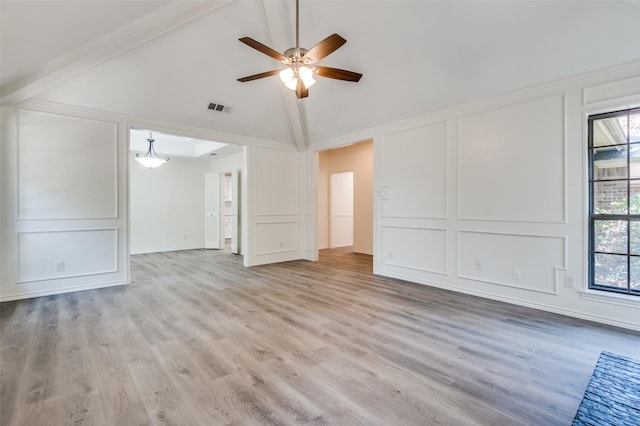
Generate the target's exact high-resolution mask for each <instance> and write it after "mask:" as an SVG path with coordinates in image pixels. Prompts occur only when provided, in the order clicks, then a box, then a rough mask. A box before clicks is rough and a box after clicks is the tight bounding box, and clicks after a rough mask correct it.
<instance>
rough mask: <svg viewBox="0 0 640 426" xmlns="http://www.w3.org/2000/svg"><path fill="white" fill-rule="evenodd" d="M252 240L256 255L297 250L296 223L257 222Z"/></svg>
mask: <svg viewBox="0 0 640 426" xmlns="http://www.w3.org/2000/svg"><path fill="white" fill-rule="evenodd" d="M254 241H255V254H256V255H257V256H261V255H269V254H275V253H284V252H291V251H295V250H298V223H297V222H296V221H294V220H292V221H290V222H278V223H257V224H256V227H255V239H254Z"/></svg>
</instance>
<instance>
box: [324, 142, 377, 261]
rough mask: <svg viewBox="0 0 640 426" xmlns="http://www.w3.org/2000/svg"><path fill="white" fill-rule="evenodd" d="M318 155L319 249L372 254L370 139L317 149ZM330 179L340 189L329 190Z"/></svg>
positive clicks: (371, 160) (371, 161)
mask: <svg viewBox="0 0 640 426" xmlns="http://www.w3.org/2000/svg"><path fill="white" fill-rule="evenodd" d="M317 158H318V169H317V170H318V171H317V176H316V177H317V197H318V198H317V225H316V226H317V228H316V229H317V243H318V249H319V250H324V249H331V248H333V247H341V248H340V249H339V250H340V252H345V253H346V252H349V253H358V254H364V255H373V141H372V140H367V141H362V142H358V143H355V144H352V145H349V146H346V147H341V148H335V149H330V150H326V151H320V152H318V157H317ZM332 181H334V184H336V185H337V186H340V184H339V183H341V184H342V186H343V188H342V189H338V188H334V189H332V185H333V184H332ZM345 182H346V183H345ZM348 182H351V185H348ZM345 187H346V188H349V187H350V188H351V189H350V191H349V189H346V190H345V189H344V188H345ZM349 200H350V201H351V206H349V205H348V202H349ZM345 204H347V205H345ZM349 207H351V209H349ZM349 216H350V217H349ZM349 224H351V226H350V227H349V226H348V225H349Z"/></svg>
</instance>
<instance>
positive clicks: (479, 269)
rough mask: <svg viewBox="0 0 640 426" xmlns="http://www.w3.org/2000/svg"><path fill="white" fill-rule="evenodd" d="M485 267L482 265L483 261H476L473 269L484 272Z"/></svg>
mask: <svg viewBox="0 0 640 426" xmlns="http://www.w3.org/2000/svg"><path fill="white" fill-rule="evenodd" d="M483 267H484V265H483V264H482V260H475V261H474V262H473V269H475V270H476V271H482V268H483Z"/></svg>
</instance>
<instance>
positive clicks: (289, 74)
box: [280, 67, 295, 89]
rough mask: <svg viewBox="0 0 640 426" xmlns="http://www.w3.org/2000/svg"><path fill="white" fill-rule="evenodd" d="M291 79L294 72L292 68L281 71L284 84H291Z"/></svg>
mask: <svg viewBox="0 0 640 426" xmlns="http://www.w3.org/2000/svg"><path fill="white" fill-rule="evenodd" d="M291 79H293V70H292V69H291V68H290V67H287V68H285V69H283V70H282V71H280V80H282V82H283V83H284V84H287V83H288V82H290V81H291ZM294 89H295V88H294Z"/></svg>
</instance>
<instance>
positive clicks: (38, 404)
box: [0, 249, 640, 426]
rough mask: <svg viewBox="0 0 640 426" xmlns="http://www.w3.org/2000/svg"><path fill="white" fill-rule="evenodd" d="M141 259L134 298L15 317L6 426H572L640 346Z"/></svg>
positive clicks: (90, 294) (386, 282) (1, 318)
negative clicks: (607, 369)
mask: <svg viewBox="0 0 640 426" xmlns="http://www.w3.org/2000/svg"><path fill="white" fill-rule="evenodd" d="M371 269H372V264H371V257H370V256H366V255H361V254H356V253H351V252H350V251H349V249H336V250H327V251H321V254H320V261H319V262H315V263H312V262H305V261H296V262H285V263H281V264H275V265H264V266H259V267H252V268H244V267H242V258H241V256H235V255H230V254H228V253H225V252H224V251H216V250H187V251H180V252H167V253H152V254H145V255H135V256H132V257H131V274H132V284H131V285H130V286H125V287H114V288H108V289H101V290H90V291H85V292H79V293H71V294H66V295H59V296H47V297H43V298H39V299H33V300H24V301H17V302H7V303H3V304H1V305H0V369H1V371H0V373H1V381H2V383H1V384H0V385H1V386H0V425H2V426H17V425H29V426H40V425H46V426H49V425H71V424H86V425H132V426H137V425H160V424H188V425H206V426H209V425H212V424H216V425H217V424H230V425H254V424H255V425H260V424H274V425H275V424H277V425H281V424H286V425H298V424H299V425H303V424H304V425H320V424H329V425H331V424H333V425H376V424H379V425H389V424H394V425H395V424H402V425H410V424H424V425H440V424H443V425H494V424H508V425H536V426H537V425H566V424H569V423H570V422H571V419H572V417H573V414H574V413H575V410H576V409H577V406H578V404H579V401H580V399H581V397H582V394H583V392H584V389H585V388H586V385H587V382H588V380H589V377H590V375H591V372H592V371H593V367H594V365H595V362H596V360H597V358H598V356H599V354H600V352H601V351H602V350H607V351H610V352H615V353H620V354H621V355H625V356H630V357H634V358H640V333H638V332H632V331H628V330H622V329H618V328H615V327H609V326H604V325H598V324H594V323H590V322H587V321H581V320H578V319H574V318H567V317H563V316H560V315H555V314H550V313H545V312H540V311H536V310H533V309H528V308H523V307H519V306H515V305H509V304H505V303H501V302H495V301H490V300H486V299H480V298H477V297H473V296H469V295H463V294H456V293H452V292H448V291H445V290H441V289H436V288H430V287H427V286H422V285H418V284H412V283H407V282H403V281H400V280H395V279H391V278H386V277H378V276H374V275H372V273H371Z"/></svg>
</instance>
